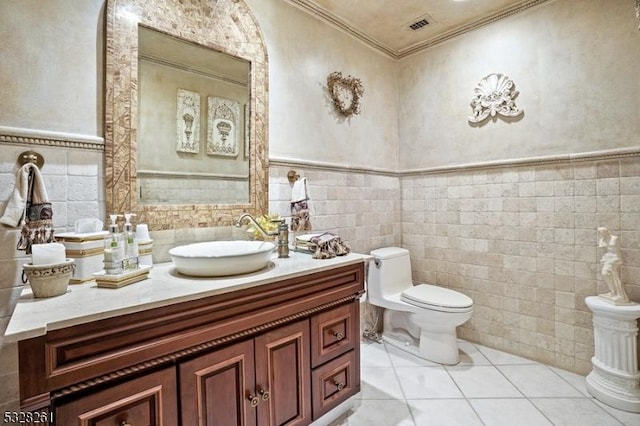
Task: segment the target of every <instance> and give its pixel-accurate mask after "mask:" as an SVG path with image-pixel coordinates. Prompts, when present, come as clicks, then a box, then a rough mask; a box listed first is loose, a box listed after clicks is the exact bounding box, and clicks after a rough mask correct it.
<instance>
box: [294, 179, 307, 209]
mask: <svg viewBox="0 0 640 426" xmlns="http://www.w3.org/2000/svg"><path fill="white" fill-rule="evenodd" d="M308 199H309V189H308V188H307V178H306V177H303V178H300V179H298V180H297V181H295V182H293V188H291V202H292V203H296V202H298V201H306V200H308Z"/></svg>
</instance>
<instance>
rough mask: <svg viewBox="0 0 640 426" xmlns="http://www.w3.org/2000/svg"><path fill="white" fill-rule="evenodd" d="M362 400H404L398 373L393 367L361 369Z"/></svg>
mask: <svg viewBox="0 0 640 426" xmlns="http://www.w3.org/2000/svg"><path fill="white" fill-rule="evenodd" d="M360 382H361V392H360V396H359V398H361V399H401V400H403V399H404V394H403V393H402V388H401V387H400V383H399V382H398V378H397V376H396V372H395V371H394V370H393V368H391V367H386V368H367V367H363V368H361V369H360Z"/></svg>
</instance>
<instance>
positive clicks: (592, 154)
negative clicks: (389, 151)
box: [398, 146, 640, 176]
mask: <svg viewBox="0 0 640 426" xmlns="http://www.w3.org/2000/svg"><path fill="white" fill-rule="evenodd" d="M626 157H640V146H632V147H628V148H616V149H607V150H602V151H589V152H578V153H574V154H561V155H546V156H540V157H528V158H517V159H506V160H496V161H484V162H478V163H466V164H453V165H450V166H437V167H427V168H421V169H409V170H403V171H400V172H398V175H399V176H416V175H428V174H436V173H447V172H459V171H468V170H483V169H500V168H507V167H526V166H539V165H544V164H569V163H577V162H581V161H585V162H586V161H600V160H611V159H615V158H626Z"/></svg>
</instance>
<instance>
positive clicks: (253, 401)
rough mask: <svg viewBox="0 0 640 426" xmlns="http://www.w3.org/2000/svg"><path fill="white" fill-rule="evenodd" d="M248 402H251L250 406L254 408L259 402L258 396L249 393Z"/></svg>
mask: <svg viewBox="0 0 640 426" xmlns="http://www.w3.org/2000/svg"><path fill="white" fill-rule="evenodd" d="M249 404H251V408H255V407H257V406H258V404H260V398H258V397H257V396H255V395H249Z"/></svg>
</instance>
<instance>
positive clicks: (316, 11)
mask: <svg viewBox="0 0 640 426" xmlns="http://www.w3.org/2000/svg"><path fill="white" fill-rule="evenodd" d="M286 1H287V2H289V3H290V4H292V5H295V6H297V7H298V8H300V9H302V10H304V11H306V12H308V13H310V14H311V15H313V16H316V17H318V18H319V19H321V20H323V21H325V22H328V23H329V24H331V25H333V26H335V27H337V28H339V29H340V30H342V31H344V32H346V33H348V34H349V35H351V36H353V37H355V38H356V39H359V40H360V41H362V42H364V43H365V44H367V45H369V46H370V47H372V48H374V49H375V50H378V51H379V52H382V53H384V54H385V55H387V56H389V57H391V58H393V59H401V58H404V57H406V56H410V55H413V54H415V53H418V52H420V51H422V50H425V49H428V48H429V47H433V46H435V45H437V44H440V43H444V42H445V41H448V40H451V39H452V38H454V37H458V36H460V35H463V34H466V33H468V32H469V31H473V30H476V29H478V28H480V27H484V26H485V25H489V24H492V23H494V22H496V21H499V20H501V19H504V18H508V17H510V16H512V15H515V14H517V13H520V12H522V11H524V10H527V9H530V8H532V7H534V6H538V5H541V4H543V3H546V2H547V1H549V0H531V1H525V2H523V3H521V4H519V5H516V6H513V7H510V8H507V9H503V10H501V11H499V12H497V13H494V14H493V15H490V16H487V17H485V18H482V19H480V20H478V21H475V22H472V23H470V24H467V25H464V26H461V27H456V28H453V29H451V30H449V31H447V32H445V33H443V34H442V35H439V36H436V37H434V38H431V39H429V40H425V41H423V42H420V43H416V44H414V45H412V46H410V47H408V48H406V49H401V50H397V49H393V48H391V47H389V46H387V45H385V44H383V43H380V42H379V41H377V40H375V39H373V38H372V37H370V36H368V35H367V34H365V33H364V32H362V31H358V30H357V29H354V28H352V27H351V25H350V24H349V23H348V22H346V21H344V20H342V19H340V18H338V17H336V16H334V15H333V14H331V13H330V12H329V11H327V10H326V9H324V8H322V7H319V6H317V5H313V4H309V3H308V2H307V1H305V0H286Z"/></svg>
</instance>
